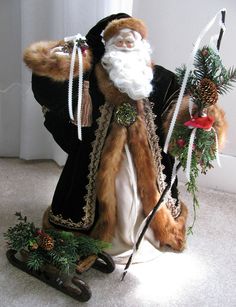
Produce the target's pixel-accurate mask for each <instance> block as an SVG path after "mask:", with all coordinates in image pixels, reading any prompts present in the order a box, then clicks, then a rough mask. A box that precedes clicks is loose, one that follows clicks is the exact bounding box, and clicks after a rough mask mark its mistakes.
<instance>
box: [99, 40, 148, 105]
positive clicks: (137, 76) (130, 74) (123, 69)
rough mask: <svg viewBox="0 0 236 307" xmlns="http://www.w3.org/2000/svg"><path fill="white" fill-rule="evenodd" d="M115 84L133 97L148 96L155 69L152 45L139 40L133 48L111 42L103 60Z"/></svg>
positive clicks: (135, 98) (103, 64)
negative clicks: (118, 45) (151, 52)
mask: <svg viewBox="0 0 236 307" xmlns="http://www.w3.org/2000/svg"><path fill="white" fill-rule="evenodd" d="M101 63H102V66H103V67H104V68H105V70H106V71H107V72H108V75H109V77H110V79H111V80H112V82H113V83H114V85H115V86H116V87H117V88H118V89H119V90H120V91H121V92H122V93H126V94H127V95H128V96H129V97H130V98H131V99H133V100H139V99H143V98H147V97H148V96H149V95H150V93H151V91H152V85H151V81H152V79H153V71H152V68H151V67H150V64H151V58H150V46H149V44H148V43H147V42H146V41H138V42H136V45H135V47H134V48H132V49H128V48H118V47H116V46H114V45H110V46H109V44H108V45H107V46H106V52H105V54H104V56H103V58H102V60H101Z"/></svg>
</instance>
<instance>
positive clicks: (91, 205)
mask: <svg viewBox="0 0 236 307" xmlns="http://www.w3.org/2000/svg"><path fill="white" fill-rule="evenodd" d="M113 109H114V106H113V105H111V104H109V103H108V102H105V104H104V105H103V106H101V107H100V111H101V116H100V118H99V119H98V120H97V123H98V128H97V130H96V132H95V141H93V142H92V148H93V149H92V152H91V153H90V164H89V167H88V170H89V174H88V177H87V178H88V180H89V183H88V184H87V186H86V189H87V191H88V192H87V194H86V195H85V197H84V199H85V202H86V205H85V207H84V208H83V209H84V212H85V216H84V218H83V221H84V222H85V224H87V223H89V225H92V224H93V222H94V217H95V207H96V176H97V171H98V166H99V162H100V159H101V154H102V149H103V146H104V142H105V139H106V136H107V131H108V128H109V126H110V122H111V118H112V114H113Z"/></svg>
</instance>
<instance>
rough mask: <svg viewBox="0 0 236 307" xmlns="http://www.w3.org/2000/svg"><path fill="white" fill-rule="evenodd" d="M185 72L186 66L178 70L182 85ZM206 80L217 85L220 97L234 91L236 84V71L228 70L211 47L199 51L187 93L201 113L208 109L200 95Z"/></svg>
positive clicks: (191, 72)
mask: <svg viewBox="0 0 236 307" xmlns="http://www.w3.org/2000/svg"><path fill="white" fill-rule="evenodd" d="M185 72H186V66H185V65H182V66H181V67H179V68H176V77H177V81H178V83H179V84H180V85H181V84H182V83H183V79H184V75H185ZM204 78H207V79H209V80H210V81H212V82H213V83H214V84H215V85H216V88H217V92H218V93H219V94H220V95H222V94H226V93H227V92H228V91H229V90H231V89H232V87H233V83H234V82H236V69H235V68H233V67H231V68H229V69H228V70H227V69H226V68H225V67H224V66H223V64H222V61H221V58H220V55H219V53H218V52H216V51H215V50H213V49H212V48H210V47H209V46H204V47H203V48H202V49H199V50H198V51H197V53H196V55H195V59H194V64H193V69H192V70H191V71H190V73H189V77H188V81H187V85H186V89H185V92H186V94H189V95H190V96H191V97H192V100H193V102H194V103H195V104H196V105H197V106H198V108H199V109H200V111H202V110H203V109H204V107H207V106H206V105H203V101H204V99H202V97H201V94H200V93H199V84H200V82H201V80H202V79H204Z"/></svg>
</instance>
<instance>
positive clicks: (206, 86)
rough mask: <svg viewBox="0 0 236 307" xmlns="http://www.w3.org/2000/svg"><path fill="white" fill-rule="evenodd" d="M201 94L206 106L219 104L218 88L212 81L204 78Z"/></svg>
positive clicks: (201, 82) (201, 83)
mask: <svg viewBox="0 0 236 307" xmlns="http://www.w3.org/2000/svg"><path fill="white" fill-rule="evenodd" d="M199 92H200V95H201V98H202V100H203V102H204V104H207V105H213V104H216V103H217V100H218V93H217V87H216V85H215V83H214V82H212V81H211V80H210V79H207V78H204V79H202V80H201V81H200V87H199Z"/></svg>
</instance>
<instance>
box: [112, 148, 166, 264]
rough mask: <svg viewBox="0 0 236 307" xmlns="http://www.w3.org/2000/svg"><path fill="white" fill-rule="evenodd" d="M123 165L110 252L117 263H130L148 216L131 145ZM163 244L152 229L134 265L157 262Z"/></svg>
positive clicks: (144, 239)
mask: <svg viewBox="0 0 236 307" xmlns="http://www.w3.org/2000/svg"><path fill="white" fill-rule="evenodd" d="M123 155H124V157H123V161H122V163H121V167H120V170H119V172H118V175H117V177H116V199H117V226H116V230H115V236H114V238H113V241H112V247H111V248H110V249H109V250H107V252H108V253H109V254H110V255H112V256H113V259H114V261H115V262H116V263H126V261H127V260H128V258H129V256H130V254H131V253H132V251H133V247H134V244H135V242H136V241H137V239H138V237H137V232H138V230H139V228H140V225H141V223H142V221H143V220H144V218H145V216H144V214H143V208H142V203H141V200H140V197H139V195H138V191H137V175H136V171H135V166H134V163H133V159H132V155H131V153H130V151H129V148H128V145H127V144H126V145H125V150H124V153H123ZM158 248H159V241H157V240H155V238H154V234H153V231H152V229H151V228H150V227H149V228H148V230H147V232H146V234H145V236H144V238H143V240H142V243H141V244H140V247H139V250H138V252H137V254H136V255H135V257H134V259H133V263H135V262H136V263H137V262H145V261H149V260H152V259H154V258H155V257H157V256H158V255H159V253H160V251H159V250H158Z"/></svg>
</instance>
